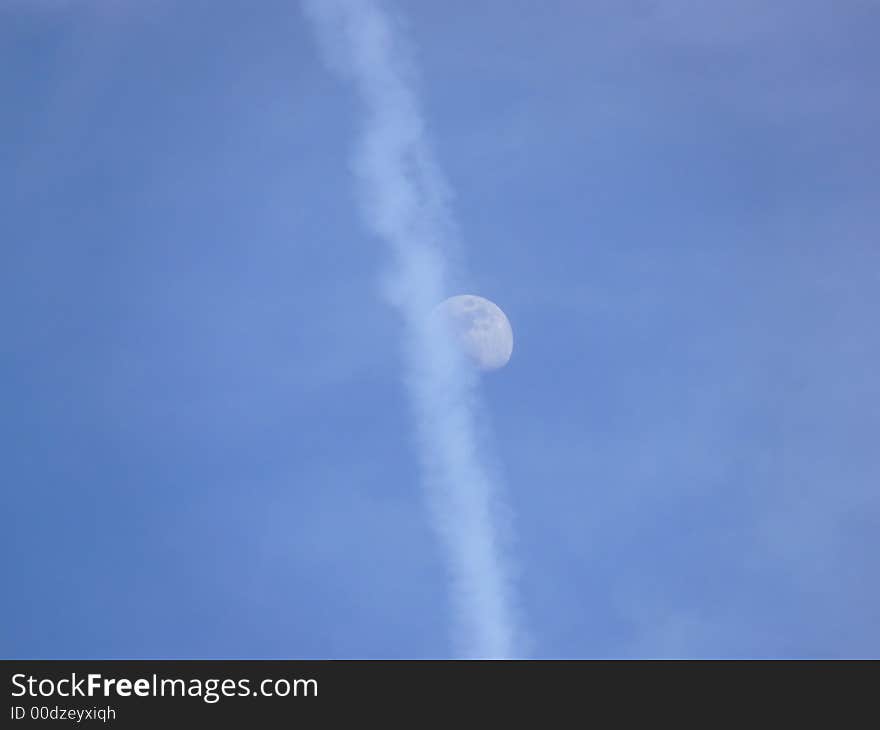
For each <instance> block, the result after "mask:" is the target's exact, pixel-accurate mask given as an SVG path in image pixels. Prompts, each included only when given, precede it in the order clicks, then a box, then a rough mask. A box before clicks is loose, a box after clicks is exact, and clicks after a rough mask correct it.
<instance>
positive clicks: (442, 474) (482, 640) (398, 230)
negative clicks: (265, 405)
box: [305, 0, 516, 657]
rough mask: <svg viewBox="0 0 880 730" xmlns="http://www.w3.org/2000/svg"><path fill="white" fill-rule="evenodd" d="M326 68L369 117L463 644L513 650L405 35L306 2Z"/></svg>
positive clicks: (378, 197) (369, 177) (352, 13)
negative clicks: (434, 315)
mask: <svg viewBox="0 0 880 730" xmlns="http://www.w3.org/2000/svg"><path fill="white" fill-rule="evenodd" d="M305 7H306V9H307V14H308V15H309V17H310V19H311V20H312V21H313V22H314V25H315V28H316V31H317V33H318V35H319V37H320V39H321V42H322V46H323V49H324V52H325V56H326V58H327V61H328V63H329V64H330V65H331V66H332V67H333V68H334V70H336V71H337V72H338V73H340V74H341V75H343V76H345V77H346V78H349V79H351V80H352V82H353V83H354V85H355V87H356V89H357V91H358V93H359V95H360V97H361V100H362V102H363V105H364V107H365V111H366V122H365V125H364V129H363V133H362V137H361V139H360V142H359V146H358V152H357V155H356V158H355V162H354V169H355V174H356V176H357V180H358V184H359V193H360V200H361V203H362V206H363V213H364V215H365V218H366V221H367V224H368V225H369V227H370V229H371V230H372V231H373V232H374V233H375V234H377V235H378V236H379V237H380V238H381V239H382V240H384V241H385V242H386V243H387V244H388V245H389V246H390V248H391V249H392V252H393V254H394V257H393V270H392V272H391V274H390V276H389V277H388V279H387V281H386V284H387V287H386V291H387V293H388V296H389V298H390V300H391V301H392V303H393V304H394V306H395V307H396V308H397V309H398V311H399V312H400V315H401V316H402V317H403V319H404V322H405V325H406V329H407V333H408V341H407V353H406V354H407V358H408V373H407V385H408V387H409V390H410V394H411V397H412V401H413V406H414V410H415V413H416V420H417V424H418V430H419V440H420V450H421V457H422V462H423V465H424V468H425V482H426V486H427V492H428V499H429V503H430V505H431V508H432V516H433V518H434V523H435V526H436V528H437V530H438V531H439V533H440V535H441V537H442V539H443V542H444V544H445V547H446V550H447V554H448V559H449V569H450V574H451V578H452V582H453V586H454V589H453V600H454V602H455V605H456V611H457V617H458V620H459V623H460V627H459V628H460V641H461V651H462V652H463V653H464V654H466V655H470V656H481V657H504V656H511V655H513V654H514V651H515V639H516V632H515V628H514V619H513V616H512V610H511V600H510V590H509V575H508V566H507V565H506V562H505V561H504V560H503V558H502V554H501V549H500V546H499V541H498V537H497V536H498V534H499V529H498V528H499V525H498V524H497V518H498V515H499V507H500V505H498V504H497V503H496V500H497V498H498V484H497V483H496V482H497V480H495V479H493V478H492V476H491V473H490V469H489V467H488V462H487V459H486V455H485V452H484V450H483V449H481V448H480V446H479V428H478V426H479V419H478V414H479V401H478V398H477V392H476V383H475V380H474V376H473V374H472V373H471V372H470V371H469V370H468V368H467V367H466V366H465V365H464V364H463V363H462V362H461V360H460V359H459V356H458V353H457V352H456V351H455V350H454V348H453V347H452V346H451V344H450V343H449V342H448V340H447V339H446V338H444V337H443V336H442V335H441V334H440V333H438V332H436V331H433V330H432V327H431V325H430V318H429V314H430V312H431V310H432V309H433V307H434V306H435V305H436V304H437V303H438V302H440V301H441V300H442V299H443V298H445V297H446V296H448V295H449V294H450V293H453V292H451V291H450V290H449V286H450V281H449V280H450V276H451V274H450V271H451V269H452V267H451V263H450V262H451V261H452V260H453V257H454V253H455V240H456V236H455V232H454V226H453V225H452V222H451V218H450V215H449V212H448V206H447V204H446V198H447V195H446V187H445V184H444V182H443V179H442V176H441V175H440V174H439V172H438V170H437V168H436V166H435V165H434V163H433V161H432V158H431V153H430V148H429V145H428V143H427V140H426V136H425V130H424V124H423V120H422V117H421V113H420V111H419V108H418V99H417V98H416V94H415V92H414V88H415V85H414V79H413V77H412V67H411V66H410V63H409V60H408V58H409V57H408V54H407V53H406V50H405V48H403V47H402V44H403V42H404V37H403V35H402V34H401V33H399V32H395V30H394V29H393V27H392V20H391V18H390V17H389V16H388V14H387V13H385V12H384V11H383V10H382V9H381V8H380V7H379V6H378V5H377V3H376V2H374V0H305Z"/></svg>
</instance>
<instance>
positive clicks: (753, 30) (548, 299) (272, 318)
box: [0, 0, 880, 658]
mask: <svg viewBox="0 0 880 730" xmlns="http://www.w3.org/2000/svg"><path fill="white" fill-rule="evenodd" d="M388 6H389V7H391V8H392V9H393V10H394V11H395V12H396V13H397V14H399V16H400V20H401V22H402V23H403V24H404V25H405V27H406V29H407V35H408V43H409V46H410V50H411V53H412V56H413V58H414V60H415V63H416V65H417V67H418V81H419V83H418V94H419V98H420V101H421V103H422V111H423V114H424V117H425V119H426V121H427V125H428V135H429V137H430V140H431V143H432V145H433V147H434V152H435V154H436V157H437V160H438V162H439V164H440V166H441V167H442V169H443V171H444V173H445V176H446V178H447V181H448V183H449V185H450V188H451V190H452V193H453V196H454V199H453V212H454V218H455V221H456V224H457V226H458V228H459V230H460V234H461V239H462V249H463V253H464V259H465V263H466V269H467V286H468V288H469V290H471V291H473V292H475V293H479V294H481V295H483V296H486V297H489V298H490V299H492V300H494V301H496V302H497V303H498V304H499V305H500V306H501V307H502V308H503V309H504V310H505V312H506V313H507V314H508V316H509V318H510V320H511V323H512V325H513V329H514V334H515V341H516V344H515V349H514V353H513V358H512V359H511V362H510V364H509V365H508V366H507V367H506V368H505V369H503V370H501V371H498V372H496V373H493V374H491V375H490V376H487V377H485V378H484V379H483V383H482V393H483V397H484V400H485V403H486V406H487V412H488V414H489V417H490V420H491V423H492V426H493V436H492V443H493V450H492V455H493V457H494V460H495V462H496V463H497V469H498V471H499V473H500V474H502V475H503V482H504V488H505V492H506V503H507V505H508V506H509V508H510V512H511V514H512V520H513V525H514V528H515V535H516V539H515V542H514V543H513V545H512V546H511V549H510V554H511V558H512V561H513V563H514V565H515V568H516V571H517V582H516V602H517V609H518V612H519V613H520V615H521V617H522V623H523V625H524V626H525V629H526V631H527V633H528V639H529V642H528V646H529V648H528V653H529V655H531V656H539V657H640V656H661V657H755V656H756V657H776V656H786V657H844V656H874V657H876V656H878V655H880V630H878V628H877V620H876V618H877V616H878V615H880V587H878V583H877V581H876V579H875V576H876V573H877V563H878V555H880V495H878V486H880V455H878V450H877V441H878V433H880V372H878V368H877V363H878V362H880V330H878V327H877V317H876V312H877V311H878V309H880V242H878V231H880V226H878V222H877V203H876V201H877V199H878V194H880V176H878V160H880V144H878V140H877V133H876V130H877V129H878V128H880V105H878V102H877V100H876V88H877V86H878V82H880V78H878V76H880V51H878V50H877V47H876V42H875V41H876V29H877V27H878V21H880V8H878V6H877V5H876V4H875V3H871V2H859V1H857V0H837V1H835V2H832V1H831V0H826V1H825V2H819V1H818V0H801V1H799V2H795V1H794V0H780V1H779V2H776V3H773V4H772V7H768V4H767V3H762V2H758V1H757V0H748V1H743V0H737V1H736V2H734V1H733V0H723V1H722V0H718V1H717V2H710V3H705V2H697V1H696V0H670V1H669V2H651V1H650V0H641V1H638V2H637V1H635V0H632V1H631V2H611V1H602V2H554V3H541V4H538V3H526V2H501V1H500V0H498V1H493V2H481V3H464V2H450V3H442V4H441V3H428V2H421V3H402V2H399V3H395V4H391V3H388ZM0 47H2V48H3V49H4V63H2V64H0V88H2V98H3V99H4V101H5V103H4V104H3V113H2V114H0V153H2V159H3V171H4V174H3V175H0V186H2V189H0V194H2V200H3V202H4V205H3V215H2V218H0V221H2V222H0V291H2V301H3V306H2V308H0V320H2V331H3V333H4V336H3V344H2V354H3V357H2V359H0V368H2V381H0V383H2V386H0V393H2V402H3V408H2V410H0V429H2V435H3V443H4V445H5V447H4V449H3V454H4V459H3V461H4V467H5V468H4V470H3V479H2V487H0V495H2V505H3V514H4V516H5V522H4V529H3V530H2V531H0V548H2V550H0V554H2V558H0V560H2V566H3V571H2V575H3V579H4V585H5V586H7V589H6V591H5V593H4V594H5V596H6V598H5V600H4V601H3V602H2V605H0V625H2V626H3V627H4V628H3V631H2V632H0V654H2V655H3V656H6V657H34V658H44V657H104V658H117V657H120V658H122V657H133V658H141V657H144V658H151V657H172V658H178V657H180V658H183V657H206V658H214V657H242V658H250V657H253V658H258V657H316V658H325V657H326V658H344V657H445V656H450V655H451V653H452V651H453V649H452V645H451V643H450V620H451V619H450V614H451V609H450V605H449V602H450V597H449V590H448V585H447V579H446V575H445V567H444V556H443V554H442V549H441V547H440V545H439V543H438V541H437V539H436V536H435V534H434V532H433V530H432V527H431V525H430V521H429V519H428V515H427V510H426V506H425V503H424V495H423V492H422V489H421V487H420V478H421V476H420V470H419V463H418V454H417V449H416V443H415V436H414V433H413V424H412V418H411V412H410V410H411V409H410V405H409V403H408V400H407V394H406V391H405V389H404V386H403V365H402V353H401V339H402V336H401V323H400V321H399V317H398V315H397V313H396V312H395V311H394V310H393V309H392V308H391V307H389V305H388V303H387V302H386V301H385V299H384V298H383V296H382V294H381V286H382V274H383V271H385V270H386V269H387V267H388V265H389V259H388V254H387V252H386V250H385V248H384V247H383V246H382V245H380V244H379V243H378V242H377V241H376V240H375V239H374V238H373V237H372V236H371V235H370V234H369V232H368V231H366V230H365V228H364V226H363V224H362V221H361V219H360V217H359V215H358V209H357V201H356V199H355V185H354V183H353V180H352V174H351V159H352V152H353V149H354V146H355V143H356V138H357V135H358V133H359V130H360V129H361V127H362V123H363V120H362V114H361V111H360V107H359V106H358V103H357V99H356V97H355V95H354V94H353V93H352V90H351V88H349V87H348V86H347V85H346V84H344V83H341V82H340V81H339V80H338V79H337V78H336V77H335V76H334V75H333V74H331V73H330V72H329V71H328V69H327V68H326V67H325V65H324V63H323V62H322V59H321V56H320V53H319V52H318V48H317V44H316V43H315V41H314V38H313V34H312V32H311V29H310V27H309V25H308V23H307V22H306V21H305V19H304V17H303V15H302V13H301V11H300V8H299V6H298V4H297V3H295V2H288V1H287V0H285V1H283V2H282V1H281V0H277V1H276V0H266V1H265V2H260V3H248V2H244V1H243V0H242V1H241V2H233V1H231V0H230V1H224V2H207V0H205V1H199V2H197V1H193V2H187V3H175V2H171V1H170V0H155V1H154V2H150V3H124V2H116V3H109V2H98V1H97V0H93V1H83V2H76V1H75V0H68V1H64V0H57V1H52V2H50V1H46V2H41V1H40V0H34V2H20V1H18V0H0Z"/></svg>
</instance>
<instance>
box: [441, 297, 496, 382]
mask: <svg viewBox="0 0 880 730" xmlns="http://www.w3.org/2000/svg"><path fill="white" fill-rule="evenodd" d="M434 312H435V314H436V315H439V316H441V317H442V320H443V322H444V324H445V325H446V327H447V331H448V332H449V334H450V335H451V336H452V338H453V340H454V341H455V342H456V343H457V344H458V345H459V347H461V349H462V351H463V352H464V354H465V356H466V357H467V359H468V360H469V361H470V362H471V363H472V364H473V365H475V366H476V367H478V368H479V369H480V370H497V369H498V368H501V367H504V366H505V365H506V364H507V361H508V360H510V355H511V353H512V352H513V330H512V329H511V327H510V322H509V321H508V319H507V316H506V315H505V314H504V312H502V311H501V308H500V307H499V306H498V305H497V304H495V303H493V302H490V301H489V300H488V299H484V298H483V297H478V296H476V295H474V294H459V295H458V296H454V297H449V299H446V300H444V301H443V302H441V303H440V304H438V305H437V307H436V308H435V310H434Z"/></svg>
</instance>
